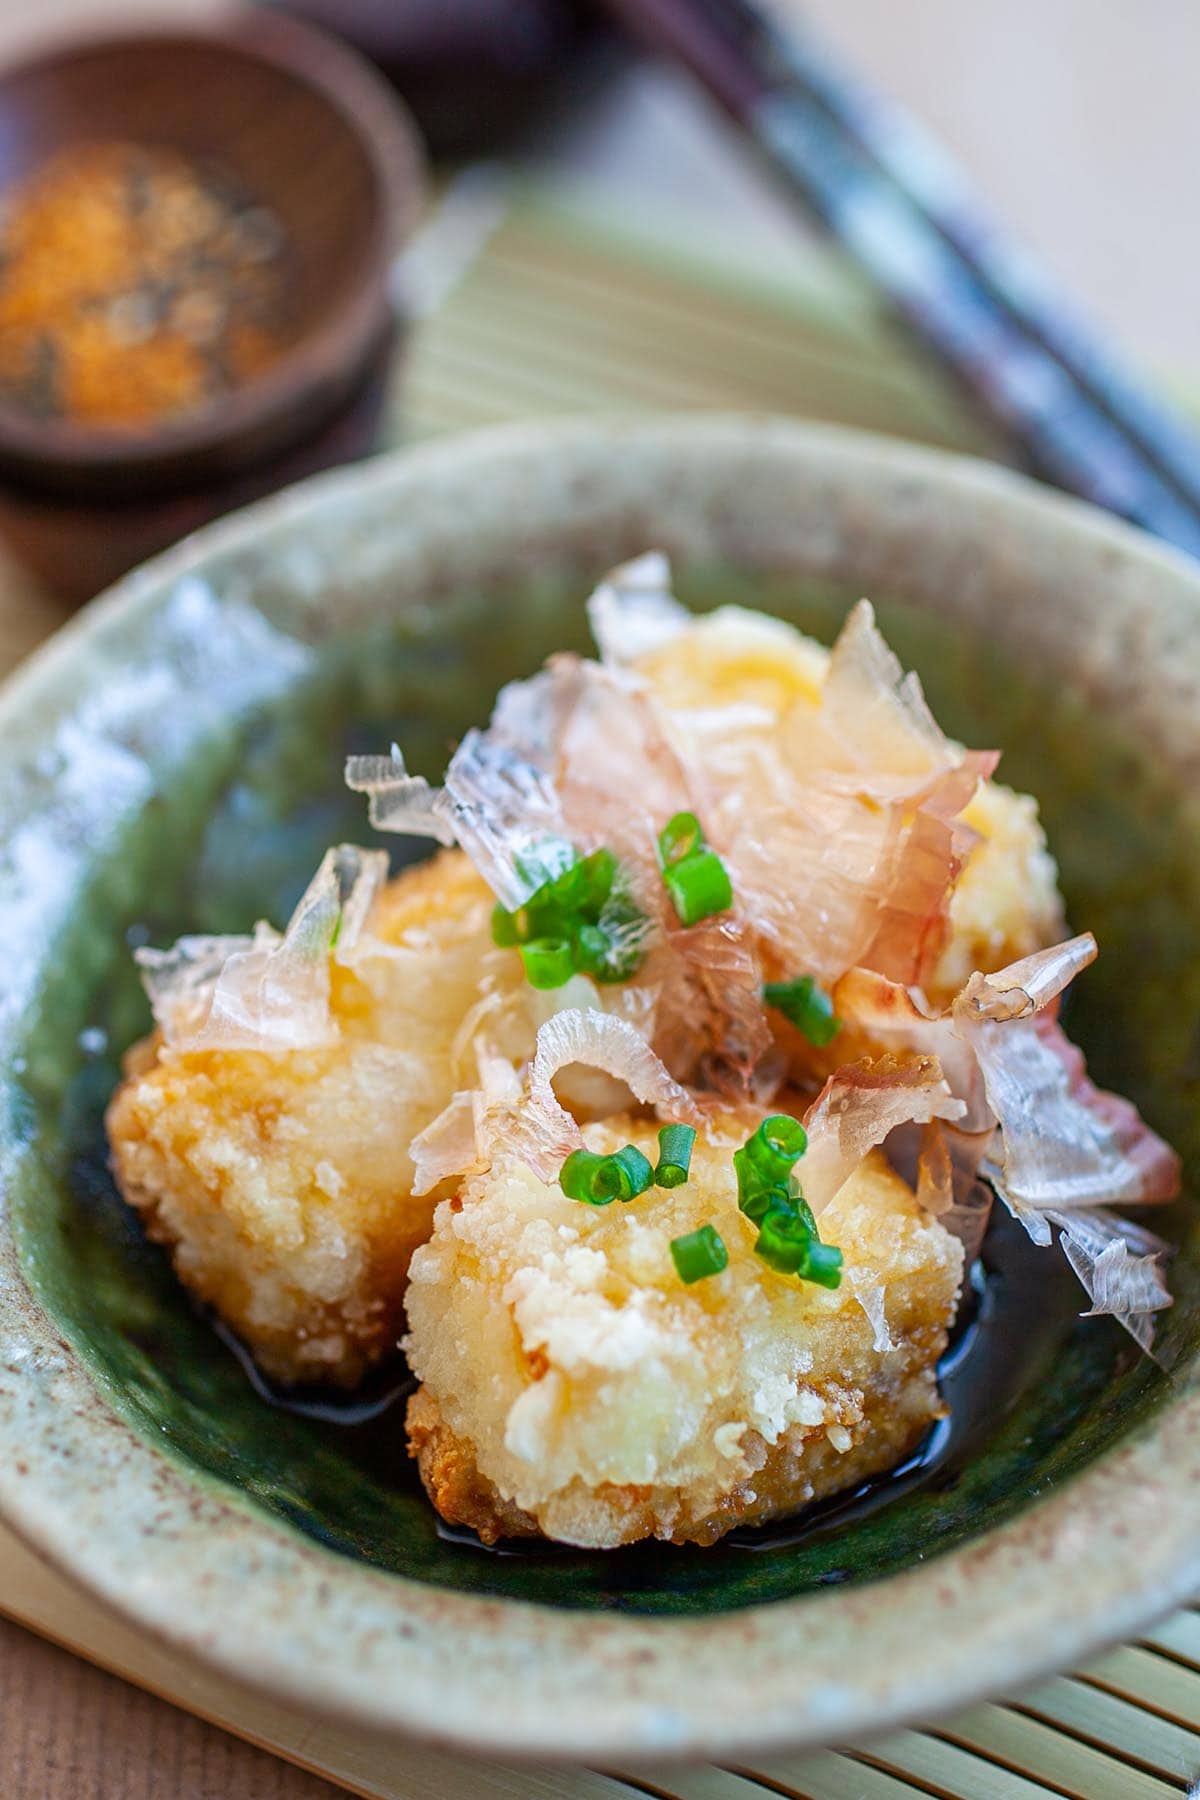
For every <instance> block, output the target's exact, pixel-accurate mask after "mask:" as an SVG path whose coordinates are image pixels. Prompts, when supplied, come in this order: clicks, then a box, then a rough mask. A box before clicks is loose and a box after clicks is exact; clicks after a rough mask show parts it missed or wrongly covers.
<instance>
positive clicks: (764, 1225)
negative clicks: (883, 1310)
mask: <svg viewBox="0 0 1200 1800" xmlns="http://www.w3.org/2000/svg"><path fill="white" fill-rule="evenodd" d="M807 1145H808V1137H807V1134H806V1132H805V1130H804V1127H803V1125H801V1123H800V1121H799V1120H798V1119H793V1118H792V1117H791V1116H790V1114H788V1113H772V1114H771V1116H770V1117H769V1118H766V1119H764V1120H763V1122H762V1124H761V1125H760V1126H759V1128H758V1130H757V1131H755V1132H753V1133H752V1134H751V1136H750V1137H749V1138H748V1139H747V1140H746V1142H745V1143H744V1144H743V1145H742V1147H741V1149H740V1150H735V1151H734V1153H733V1166H734V1168H735V1169H736V1171H737V1184H738V1207H739V1208H740V1210H741V1211H742V1213H744V1215H745V1216H746V1218H748V1219H749V1220H750V1221H751V1223H752V1224H754V1225H757V1226H758V1238H757V1240H756V1241H755V1245H754V1248H755V1251H756V1253H757V1254H758V1255H759V1256H761V1257H762V1259H763V1261H764V1262H765V1263H767V1264H768V1265H769V1267H771V1268H772V1269H775V1270H776V1271H777V1273H779V1274H780V1275H797V1276H799V1278H800V1280H801V1281H815V1282H819V1283H820V1285H821V1286H822V1287H828V1288H836V1287H837V1286H838V1285H839V1283H840V1282H841V1279H842V1274H841V1270H842V1253H841V1251H840V1250H838V1249H835V1247H834V1246H833V1245H832V1244H823V1243H822V1242H821V1239H820V1235H819V1233H818V1231H817V1221H816V1219H815V1218H814V1217H813V1212H812V1208H811V1207H810V1206H809V1204H808V1201H807V1200H806V1199H805V1198H804V1195H803V1194H802V1193H801V1192H800V1188H799V1185H798V1183H797V1182H796V1180H795V1176H794V1175H793V1173H792V1170H793V1166H794V1165H795V1164H796V1163H797V1162H798V1161H799V1160H800V1158H801V1157H802V1156H803V1154H804V1152H805V1149H806V1148H807Z"/></svg>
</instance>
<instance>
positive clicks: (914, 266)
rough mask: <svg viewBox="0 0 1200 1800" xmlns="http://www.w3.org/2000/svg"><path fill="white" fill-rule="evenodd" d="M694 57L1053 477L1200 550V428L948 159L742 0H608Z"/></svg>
mask: <svg viewBox="0 0 1200 1800" xmlns="http://www.w3.org/2000/svg"><path fill="white" fill-rule="evenodd" d="M608 5H609V10H610V11H612V12H614V13H615V14H617V15H618V16H619V17H620V18H621V19H622V21H623V22H624V23H625V24H626V25H627V26H628V27H629V28H630V29H632V30H633V31H635V32H636V34H637V35H638V36H640V37H641V38H642V39H643V40H644V41H647V42H648V43H650V44H651V45H652V46H653V47H655V48H657V49H660V50H665V51H667V52H668V53H669V54H671V55H672V56H673V57H675V58H676V59H677V60H679V61H681V62H682V63H684V64H685V66H687V67H688V68H689V69H690V70H691V72H692V73H693V74H694V75H696V76H697V77H698V79H699V80H700V81H701V82H702V83H703V84H704V85H705V86H706V87H707V88H708V90H709V91H710V92H711V93H712V94H713V96H714V97H715V98H716V99H717V100H718V101H719V102H720V103H721V105H722V106H723V107H724V108H725V109H726V111H727V112H729V113H730V114H731V115H732V116H733V117H734V119H736V120H737V121H738V123H739V124H741V125H742V126H743V128H744V129H745V130H746V131H747V132H748V133H749V135H750V136H751V137H752V139H753V140H754V142H755V143H756V144H757V146H758V148H759V150H760V151H761V152H762V153H763V154H764V155H765V157H766V159H767V160H768V162H769V163H770V164H771V165H772V166H773V168H774V169H775V170H776V172H777V173H780V174H782V175H783V177H784V179H785V181H786V183H787V185H788V186H789V187H790V188H791V189H792V190H793V191H795V190H798V191H799V192H800V194H801V195H802V196H803V198H804V199H805V200H806V202H807V203H808V204H809V205H810V206H811V207H812V208H813V209H814V210H815V211H816V212H817V213H818V214H820V216H821V217H822V218H823V219H824V220H825V222H826V224H827V225H828V226H829V227H830V228H831V230H832V231H833V232H834V234H835V235H836V236H837V237H838V238H840V239H841V240H842V242H843V243H844V244H845V245H846V247H847V248H848V249H849V250H850V251H851V252H852V253H853V254H854V255H855V256H856V257H857V259H858V260H859V261H860V262H861V263H862V264H863V266H864V267H865V268H866V269H867V271H868V272H869V273H870V274H871V275H872V277H873V278H874V279H875V281H876V282H877V283H878V284H879V285H880V286H881V287H882V288H883V289H884V290H885V292H886V293H887V294H888V295H889V297H890V298H891V300H892V301H893V303H894V304H895V305H896V306H897V308H898V309H899V310H900V311H901V312H902V313H903V314H904V315H905V317H906V318H907V319H908V320H909V321H910V323H912V324H913V325H915V326H916V327H917V329H918V330H919V331H920V332H921V333H922V334H923V335H924V336H925V337H927V338H928V339H929V340H930V342H931V343H932V344H934V345H935V347H936V348H937V349H938V350H939V351H940V352H941V354H942V356H943V357H944V358H945V359H946V361H947V362H949V363H950V364H951V365H952V367H953V368H954V369H955V370H956V371H957V373H958V374H959V375H960V377H962V378H963V379H964V380H965V381H966V383H967V384H968V385H969V386H970V387H971V388H972V389H973V391H974V392H975V393H976V395H977V396H978V397H979V398H980V399H981V400H982V402H983V404H984V406H985V407H986V408H987V410H988V411H989V412H990V413H991V414H992V415H993V416H994V417H995V418H997V419H998V420H999V421H1000V422H1001V423H1002V424H1003V425H1004V426H1005V427H1006V428H1007V429H1008V430H1009V431H1010V432H1011V433H1012V434H1013V435H1014V437H1016V438H1017V439H1018V440H1019V441H1020V442H1021V443H1022V444H1023V445H1024V447H1025V448H1026V450H1027V452H1028V453H1029V455H1030V457H1031V459H1032V461H1033V462H1034V463H1035V465H1036V466H1037V467H1038V468H1039V470H1040V471H1041V472H1042V473H1043V474H1045V475H1047V476H1048V477H1049V478H1050V479H1052V480H1054V481H1056V482H1058V483H1059V484H1060V485H1061V486H1063V487H1066V488H1068V489H1070V490H1071V491H1072V492H1074V493H1077V494H1081V495H1083V496H1084V497H1085V498H1086V499H1089V500H1092V501H1094V502H1096V503H1097V504H1099V505H1101V506H1105V507H1107V508H1108V509H1109V510H1111V511H1113V512H1116V513H1119V514H1121V515H1122V516H1124V517H1125V518H1128V519H1130V520H1132V521H1133V522H1134V523H1136V524H1139V525H1141V526H1143V527H1144V528H1145V529H1147V530H1149V531H1152V532H1155V533H1156V534H1157V535H1158V536H1160V537H1163V538H1166V539H1167V540H1169V541H1170V542H1172V543H1174V544H1177V545H1179V546H1180V547H1181V548H1183V549H1186V550H1188V551H1190V552H1191V553H1192V554H1193V555H1200V439H1197V437H1196V436H1195V434H1193V433H1192V431H1191V430H1190V429H1189V428H1188V427H1187V426H1186V425H1185V424H1184V423H1183V422H1182V421H1181V420H1178V419H1176V418H1175V417H1174V415H1173V414H1172V413H1171V412H1170V411H1169V409H1168V408H1166V407H1163V406H1160V405H1159V404H1158V403H1157V402H1156V401H1154V400H1153V399H1151V398H1150V397H1149V396H1148V395H1146V394H1145V393H1143V392H1142V390H1141V389H1140V387H1139V384H1138V383H1137V382H1136V381H1135V380H1134V379H1133V378H1132V377H1131V376H1128V375H1126V374H1125V373H1124V371H1122V370H1121V369H1120V367H1119V365H1118V364H1117V363H1116V362H1114V360H1113V359H1112V357H1111V356H1110V355H1109V353H1108V352H1107V351H1106V350H1105V349H1104V348H1103V347H1102V346H1101V345H1100V343H1099V342H1098V341H1097V340H1096V339H1095V338H1094V337H1093V335H1092V334H1091V333H1090V332H1089V331H1088V330H1087V329H1086V328H1085V327H1083V326H1081V325H1080V324H1079V323H1078V322H1077V321H1076V320H1074V319H1073V318H1072V317H1071V316H1070V315H1069V314H1068V313H1067V311H1066V310H1065V309H1063V308H1060V307H1059V306H1057V305H1056V303H1055V301H1054V299H1053V298H1052V297H1051V295H1050V293H1049V290H1048V288H1047V287H1046V285H1045V284H1044V283H1042V282H1041V281H1040V278H1038V277H1036V276H1035V275H1033V273H1032V264H1031V263H1030V261H1029V259H1027V258H1026V257H1024V256H1023V255H1022V254H1021V253H1020V252H1018V251H1015V250H1012V249H1011V248H1010V247H1009V246H1008V245H1007V244H1005V243H1004V241H1003V240H1002V239H1001V237H1000V235H999V234H998V233H997V232H996V231H995V230H994V229H993V228H992V227H990V226H989V225H987V224H986V223H985V222H984V220H983V217H982V214H981V213H980V212H979V211H978V209H977V208H976V206H975V205H974V203H973V202H972V201H971V199H970V198H969V196H968V194H967V190H966V186H965V183H963V182H962V181H961V180H960V179H959V178H957V177H956V176H955V174H954V171H953V169H952V166H951V165H950V163H949V161H948V159H947V158H946V157H944V156H943V155H942V154H941V152H940V151H935V150H934V149H933V148H932V147H931V144H930V142H929V141H928V140H926V138H925V136H924V134H923V133H920V132H919V130H918V128H917V127H915V126H912V127H909V126H908V125H907V122H906V121H905V120H904V119H903V116H902V115H901V114H900V113H899V111H898V110H897V109H895V108H891V107H890V106H888V105H887V103H885V102H875V101H874V100H873V99H871V98H869V97H867V96H866V95H864V93H863V92H862V90H861V89H860V88H859V87H858V86H857V84H854V83H851V82H849V81H848V80H846V78H844V77H843V76H841V75H840V73H835V72H834V71H833V70H832V69H831V67H830V65H829V64H828V62H827V60H826V59H825V57H824V55H823V54H822V53H818V52H817V51H816V50H815V49H814V48H813V46H812V44H811V41H810V40H809V39H808V38H807V37H805V38H803V39H802V38H800V37H799V36H793V35H785V34H784V33H783V31H782V30H781V29H780V27H779V26H778V25H776V24H774V23H772V22H770V21H768V19H767V18H766V17H765V16H764V15H763V14H762V13H760V12H759V11H758V10H757V8H756V7H755V6H754V5H752V4H751V3H750V0H608Z"/></svg>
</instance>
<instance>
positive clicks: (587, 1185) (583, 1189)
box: [558, 1150, 617, 1206]
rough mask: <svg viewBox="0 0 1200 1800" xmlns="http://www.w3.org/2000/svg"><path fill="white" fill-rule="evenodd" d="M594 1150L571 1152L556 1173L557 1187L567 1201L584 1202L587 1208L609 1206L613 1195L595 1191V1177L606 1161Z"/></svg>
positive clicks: (614, 1195) (614, 1196) (605, 1158)
mask: <svg viewBox="0 0 1200 1800" xmlns="http://www.w3.org/2000/svg"><path fill="white" fill-rule="evenodd" d="M607 1160H608V1159H607V1157H604V1156H598V1155H597V1154H596V1152H595V1151H594V1150H572V1152H571V1154H570V1156H568V1158H567V1160H566V1162H565V1163H564V1164H563V1166H562V1168H561V1169H560V1170H559V1172H558V1185H559V1187H560V1188H561V1189H562V1191H563V1193H564V1194H565V1195H566V1196H567V1199H568V1200H584V1201H586V1202H587V1204H588V1205H589V1206H609V1205H610V1204H611V1203H612V1202H613V1201H614V1200H615V1199H616V1197H617V1196H616V1194H615V1193H609V1192H600V1193H597V1191H596V1177H597V1175H598V1174H599V1172H600V1169H601V1168H602V1167H603V1165H604V1163H605V1162H606V1161H607Z"/></svg>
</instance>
